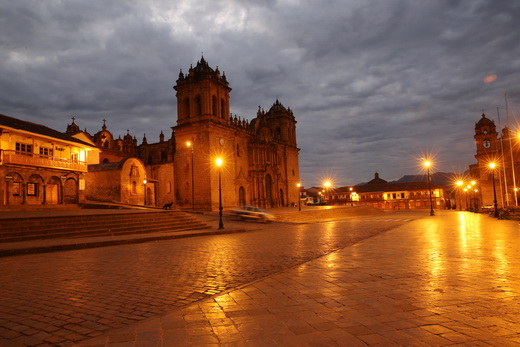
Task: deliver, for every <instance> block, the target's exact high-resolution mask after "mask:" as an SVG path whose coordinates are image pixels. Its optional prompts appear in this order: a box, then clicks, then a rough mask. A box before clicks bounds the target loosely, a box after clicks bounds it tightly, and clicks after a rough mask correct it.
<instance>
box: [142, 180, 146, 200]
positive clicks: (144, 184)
mask: <svg viewBox="0 0 520 347" xmlns="http://www.w3.org/2000/svg"><path fill="white" fill-rule="evenodd" d="M143 187H144V189H143V190H144V205H145V206H146V178H145V179H144V180H143Z"/></svg>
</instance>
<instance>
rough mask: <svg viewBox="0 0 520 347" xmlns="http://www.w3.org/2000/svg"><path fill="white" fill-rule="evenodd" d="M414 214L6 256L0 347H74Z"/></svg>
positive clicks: (1, 276) (1, 263)
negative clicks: (13, 346)
mask: <svg viewBox="0 0 520 347" xmlns="http://www.w3.org/2000/svg"><path fill="white" fill-rule="evenodd" d="M418 217H420V215H418V214H412V215H410V216H408V217H404V216H403V215H402V214H384V215H378V216H376V217H359V218H355V219H351V220H348V221H338V222H328V223H315V224H297V225H294V224H287V223H285V224H284V223H273V224H268V225H262V226H258V229H259V230H257V231H251V232H247V233H243V234H233V235H218V236H211V237H198V238H189V239H178V240H168V241H158V242H149V243H142V244H132V245H121V246H114V247H105V248H97V249H85V250H76V251H67V252H57V253H51V254H35V255H25V256H14V257H8V258H0V268H1V269H2V271H1V274H0V279H1V282H2V286H1V288H0V342H7V341H9V342H15V343H21V344H24V345H38V344H40V343H50V344H53V345H68V344H70V343H71V342H73V341H81V340H84V339H86V338H89V337H94V336H98V335H100V334H102V333H103V332H106V331H108V330H113V329H117V328H121V327H124V326H127V325H129V324H133V323H135V322H138V321H141V320H146V319H147V318H150V317H154V316H157V315H159V314H163V313H165V312H168V311H171V310H174V309H178V308H180V307H185V306H186V305H188V304H191V303H194V302H196V301H198V300H201V299H204V298H208V297H211V296H213V295H216V294H218V293H222V292H224V291H228V290H230V289H233V288H236V287H238V286H241V285H244V284H247V283H250V282H253V281H256V280H258V279H262V278H265V277H267V276H269V275H272V274H275V273H278V272H280V271H284V270H287V269H290V268H292V267H294V266H297V265H299V264H302V263H305V262H307V261H309V260H312V259H315V258H317V257H320V256H322V255H325V254H328V253H330V252H333V251H334V250H337V249H340V248H342V247H346V246H349V245H352V244H354V243H355V242H358V241H360V240H363V239H366V238H369V237H372V236H374V235H378V234H380V233H382V232H384V231H387V230H390V229H392V228H395V227H397V226H399V225H402V224H404V223H407V222H408V221H410V220H412V219H415V218H418ZM331 256H332V257H333V255H331ZM0 344H1V343H0Z"/></svg>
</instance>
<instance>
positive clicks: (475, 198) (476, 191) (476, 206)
mask: <svg viewBox="0 0 520 347" xmlns="http://www.w3.org/2000/svg"><path fill="white" fill-rule="evenodd" d="M477 193H478V189H475V190H474V191H473V200H474V201H475V210H474V211H473V212H475V213H478V205H477Z"/></svg>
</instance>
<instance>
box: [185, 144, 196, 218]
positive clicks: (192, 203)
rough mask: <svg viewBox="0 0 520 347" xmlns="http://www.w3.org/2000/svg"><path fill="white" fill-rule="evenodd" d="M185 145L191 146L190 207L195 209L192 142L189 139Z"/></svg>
mask: <svg viewBox="0 0 520 347" xmlns="http://www.w3.org/2000/svg"><path fill="white" fill-rule="evenodd" d="M186 147H188V148H191V209H192V211H195V185H194V182H195V180H194V176H193V175H194V171H195V170H193V144H192V143H191V142H190V141H187V142H186Z"/></svg>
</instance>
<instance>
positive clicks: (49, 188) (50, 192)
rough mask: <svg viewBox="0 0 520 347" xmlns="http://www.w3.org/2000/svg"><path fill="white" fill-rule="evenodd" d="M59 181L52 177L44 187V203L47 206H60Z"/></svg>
mask: <svg viewBox="0 0 520 347" xmlns="http://www.w3.org/2000/svg"><path fill="white" fill-rule="evenodd" d="M61 194H62V193H61V180H60V179H59V178H58V177H56V176H52V177H51V178H49V180H48V181H47V184H46V185H45V203H46V204H48V205H57V204H60V203H61V201H62V199H61Z"/></svg>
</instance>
